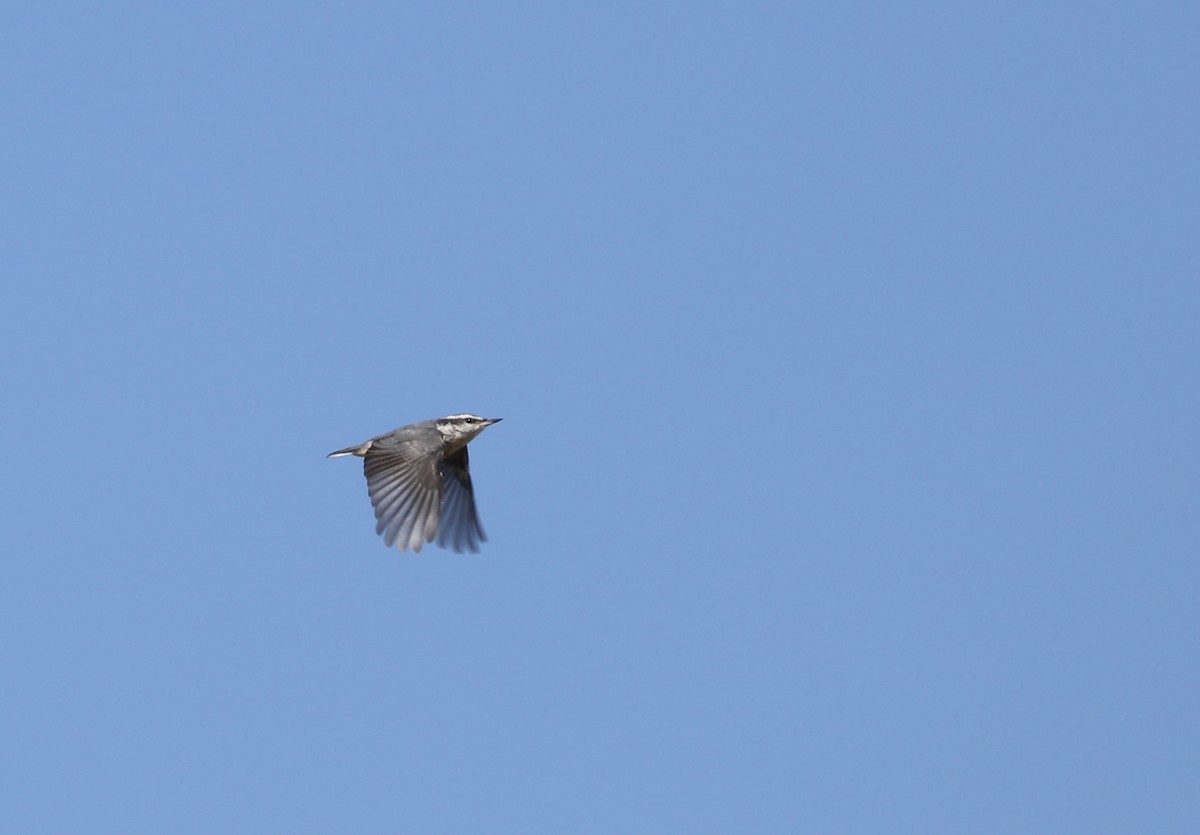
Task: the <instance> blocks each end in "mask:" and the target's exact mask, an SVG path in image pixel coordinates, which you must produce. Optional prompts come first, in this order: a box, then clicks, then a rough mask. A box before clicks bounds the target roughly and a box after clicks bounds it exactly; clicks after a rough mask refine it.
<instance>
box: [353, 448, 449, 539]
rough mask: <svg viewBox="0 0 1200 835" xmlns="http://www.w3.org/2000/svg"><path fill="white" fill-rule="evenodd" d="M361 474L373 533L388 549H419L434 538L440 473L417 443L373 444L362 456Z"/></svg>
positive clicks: (440, 498)
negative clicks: (371, 508) (372, 512)
mask: <svg viewBox="0 0 1200 835" xmlns="http://www.w3.org/2000/svg"><path fill="white" fill-rule="evenodd" d="M363 473H365V474H366V476H367V492H368V493H369V494H370V495H371V504H372V505H373V506H374V508H375V519H376V524H375V532H376V533H378V534H381V535H382V536H383V541H384V542H386V543H387V545H388V547H389V548H390V547H392V546H393V545H395V546H396V547H398V548H399V549H400V550H401V551H405V550H408V549H410V548H411V549H412V550H413V551H420V550H421V546H422V545H424V544H425V543H426V542H432V541H433V540H434V538H435V537H436V536H437V532H438V514H439V507H440V505H441V502H442V476H441V473H440V472H439V471H438V468H437V464H436V463H434V461H433V460H432V459H431V458H430V457H429V456H428V455H426V454H425V453H424V451H423V449H422V447H421V446H420V445H419V444H416V443H414V442H412V441H400V442H396V443H390V444H383V443H375V444H372V446H371V448H370V449H369V450H367V454H366V455H365V456H364V457H363Z"/></svg>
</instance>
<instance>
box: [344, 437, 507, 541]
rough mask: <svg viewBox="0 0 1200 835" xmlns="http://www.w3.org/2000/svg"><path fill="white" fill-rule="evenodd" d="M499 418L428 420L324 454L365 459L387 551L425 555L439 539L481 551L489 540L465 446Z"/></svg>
mask: <svg viewBox="0 0 1200 835" xmlns="http://www.w3.org/2000/svg"><path fill="white" fill-rule="evenodd" d="M500 420H501V418H483V417H479V415H470V414H462V415H448V416H446V417H443V418H435V419H433V420H423V421H421V422H420V423H410V424H409V425H408V426H401V427H400V428H399V429H393V430H392V431H391V432H388V433H386V434H383V435H377V436H375V437H374V438H371V439H370V440H369V441H363V442H362V443H361V444H355V445H354V446H348V447H346V448H345V449H339V450H335V451H334V452H331V453H329V455H327V456H326V457H327V458H339V457H341V456H343V455H357V456H358V457H359V458H361V459H363V474H364V475H366V477H367V493H368V494H370V496H371V505H372V506H373V507H374V508H375V520H376V523H375V533H377V534H379V535H380V536H382V537H383V541H384V543H386V544H387V547H389V548H391V547H392V546H395V547H396V548H399V549H400V551H401V552H403V551H407V550H410V549H411V550H412V551H413V552H416V553H420V551H421V546H423V545H424V544H425V543H427V542H433V541H434V540H435V539H436V540H437V544H438V545H439V546H441V547H442V548H450V549H452V550H454V551H457V552H459V553H462V552H463V551H470V552H472V553H475V552H477V551H479V543H481V542H486V541H487V536H486V535H485V534H484V532H483V526H482V525H481V524H480V523H479V513H478V511H476V509H475V490H474V488H473V487H472V486H471V471H470V468H469V466H468V464H467V444H468V443H469V442H470V441H472V440H473V439H474V438H475V437H476V436H477V435H479V433H480V432H482V431H483V430H484V429H487V428H488V427H489V426H491V425H492V424H493V423H499V422H500Z"/></svg>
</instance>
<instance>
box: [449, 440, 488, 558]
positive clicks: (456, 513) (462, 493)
mask: <svg viewBox="0 0 1200 835" xmlns="http://www.w3.org/2000/svg"><path fill="white" fill-rule="evenodd" d="M441 470H442V485H443V487H444V494H443V497H442V524H441V527H440V529H439V531H438V537H437V541H438V545H441V546H442V547H443V548H453V549H454V550H455V551H459V552H462V551H471V552H472V553H474V552H475V551H478V550H479V543H480V542H486V541H487V536H486V535H485V534H484V532H483V526H482V525H480V524H479V513H478V512H477V511H476V510H475V490H474V488H473V487H472V486H471V471H470V468H469V467H468V465H467V448H466V447H463V448H462V449H460V450H459V451H458V452H456V453H454V454H453V455H450V456H447V457H446V460H445V461H443V462H442V467H441Z"/></svg>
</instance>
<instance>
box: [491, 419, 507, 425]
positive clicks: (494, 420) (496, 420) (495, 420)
mask: <svg viewBox="0 0 1200 835" xmlns="http://www.w3.org/2000/svg"><path fill="white" fill-rule="evenodd" d="M502 420H504V418H488V422H487V425H488V426H491V425H492V424H493V423H499V422H500V421H502Z"/></svg>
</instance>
